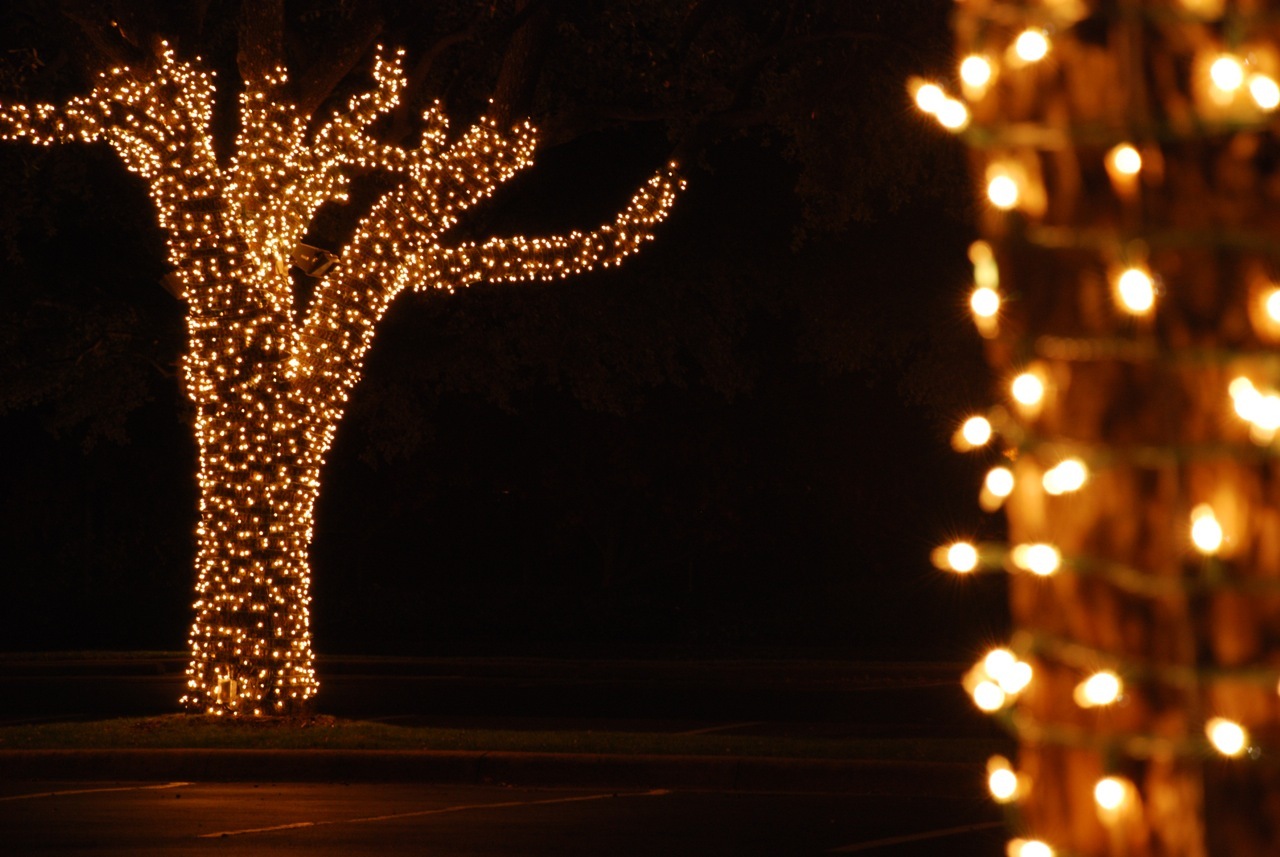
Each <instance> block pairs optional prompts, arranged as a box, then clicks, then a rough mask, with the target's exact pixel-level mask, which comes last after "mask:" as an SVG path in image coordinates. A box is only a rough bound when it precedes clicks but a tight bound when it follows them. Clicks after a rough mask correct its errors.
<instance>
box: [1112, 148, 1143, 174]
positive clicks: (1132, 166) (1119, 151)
mask: <svg viewBox="0 0 1280 857" xmlns="http://www.w3.org/2000/svg"><path fill="white" fill-rule="evenodd" d="M1107 158H1108V159H1109V160H1110V161H1111V164H1112V166H1114V167H1115V170H1116V172H1118V173H1120V174H1121V175H1125V176H1136V175H1137V174H1138V172H1139V171H1140V170H1141V169H1142V155H1141V154H1139V153H1138V150H1137V149H1135V148H1134V147H1133V146H1131V145H1130V144H1128V143H1121V144H1120V145H1118V146H1116V147H1115V148H1114V149H1112V150H1111V151H1110V152H1108V153H1107Z"/></svg>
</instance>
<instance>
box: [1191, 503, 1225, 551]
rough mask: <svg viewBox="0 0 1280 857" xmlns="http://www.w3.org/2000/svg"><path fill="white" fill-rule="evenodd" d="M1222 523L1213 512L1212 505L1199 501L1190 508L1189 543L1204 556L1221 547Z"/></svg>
mask: <svg viewBox="0 0 1280 857" xmlns="http://www.w3.org/2000/svg"><path fill="white" fill-rule="evenodd" d="M1222 538H1223V536H1222V525H1221V524H1219V523H1218V519H1217V517H1216V516H1215V515H1214V514H1213V507H1212V506H1210V505H1209V504H1208V503H1201V504H1200V505H1199V506H1196V507H1195V508H1194V509H1192V510H1191V543H1192V544H1194V545H1195V546H1196V550H1198V551H1200V553H1202V554H1205V555H1206V556H1209V555H1212V554H1215V553H1217V552H1218V551H1219V550H1220V549H1221V548H1222Z"/></svg>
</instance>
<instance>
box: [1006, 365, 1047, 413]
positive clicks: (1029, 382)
mask: <svg viewBox="0 0 1280 857" xmlns="http://www.w3.org/2000/svg"><path fill="white" fill-rule="evenodd" d="M1009 391H1010V392H1011V393H1012V394H1013V398H1014V401H1016V402H1018V404H1021V405H1038V404H1040V403H1041V402H1042V401H1044V381H1041V380H1040V376H1039V375H1037V374H1035V373H1034V372H1023V373H1022V374H1021V375H1019V376H1018V377H1016V378H1014V379H1013V383H1012V384H1011V385H1010V386H1009Z"/></svg>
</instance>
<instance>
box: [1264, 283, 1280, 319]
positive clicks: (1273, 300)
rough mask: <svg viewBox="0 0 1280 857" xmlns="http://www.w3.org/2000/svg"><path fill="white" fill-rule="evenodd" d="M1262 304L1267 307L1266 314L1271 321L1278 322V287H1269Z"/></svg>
mask: <svg viewBox="0 0 1280 857" xmlns="http://www.w3.org/2000/svg"><path fill="white" fill-rule="evenodd" d="M1263 305H1264V306H1265V307H1266V309H1267V316H1268V317H1269V318H1270V319H1271V320H1272V321H1274V322H1277V323H1280V289H1271V290H1270V291H1269V292H1267V296H1266V298H1265V299H1264V304H1263Z"/></svg>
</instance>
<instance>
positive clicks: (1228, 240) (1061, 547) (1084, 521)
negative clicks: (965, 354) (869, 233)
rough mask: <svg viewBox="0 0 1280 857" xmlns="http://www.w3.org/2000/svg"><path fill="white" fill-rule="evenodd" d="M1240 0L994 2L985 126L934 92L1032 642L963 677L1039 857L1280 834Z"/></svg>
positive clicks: (1271, 59) (1262, 108)
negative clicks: (958, 134)
mask: <svg viewBox="0 0 1280 857" xmlns="http://www.w3.org/2000/svg"><path fill="white" fill-rule="evenodd" d="M1230 5H1231V6H1232V10H1230V11H1229V10H1227V9H1226V7H1225V5H1224V4H1223V3H1220V2H1213V0H1180V2H1179V1H1177V0H1165V2H1156V0H1145V2H1138V0H1132V2H1127V3H1126V2H1121V3H1112V4H1094V3H1068V2H1043V3H1041V2H1034V3H1033V2H1023V3H999V4H997V3H994V2H982V0H973V2H968V3H964V4H962V5H961V7H960V9H959V11H958V14H957V16H956V32H957V36H958V41H959V44H960V50H961V53H962V56H965V57H971V58H972V59H969V60H968V69H967V71H966V72H965V73H964V75H963V81H962V83H961V84H960V88H961V89H962V91H963V94H964V102H963V103H964V105H965V106H964V108H963V109H961V108H959V107H958V106H956V105H957V104H959V102H946V101H944V100H942V98H941V97H939V96H938V95H937V94H936V93H934V92H932V91H930V90H925V91H924V96H923V98H921V99H920V101H921V103H922V106H924V107H926V109H929V110H930V112H934V113H935V114H936V115H937V116H938V118H939V120H940V121H942V122H943V124H944V125H948V126H950V127H952V128H953V129H955V130H957V131H962V132H963V133H964V134H965V136H966V138H967V140H968V141H969V142H970V143H971V145H972V146H973V147H974V148H973V166H974V172H975V176H976V178H977V179H978V186H979V189H980V193H981V199H982V202H981V207H982V213H981V228H982V231H983V233H984V236H985V238H986V239H987V241H988V242H990V245H989V246H988V245H987V244H979V245H976V247H975V250H974V253H973V256H974V260H975V263H976V270H975V273H976V277H977V279H978V281H979V283H978V285H979V286H980V287H985V288H986V289H989V290H991V291H992V292H996V293H998V294H999V295H1000V296H1001V297H1002V298H1003V302H1002V304H1001V308H1000V309H999V310H998V311H995V310H993V309H992V306H993V299H992V298H991V296H990V295H989V294H988V295H984V296H980V295H977V294H975V301H974V306H975V308H976V312H977V315H978V322H979V327H980V329H981V330H982V331H983V333H984V334H985V335H986V336H988V337H989V347H988V356H989V359H990V362H991V364H992V366H993V367H994V368H995V369H996V370H997V372H998V373H999V376H1000V377H1001V379H1003V380H1004V381H1006V382H1009V383H1010V387H1009V388H1007V389H1006V391H1005V392H1003V393H1002V396H1001V397H1002V399H1003V401H1002V402H1001V404H1000V405H999V406H997V407H996V408H994V409H993V410H992V411H991V412H990V414H989V416H990V418H991V422H992V424H993V425H994V427H995V429H996V432H997V435H998V436H999V443H1001V444H1003V446H1004V452H1005V455H1006V456H1007V459H1005V460H1004V463H1005V464H1008V467H1009V470H1011V472H1012V475H1013V487H1012V492H1011V493H1009V494H1008V498H1007V500H1006V501H1005V509H1006V511H1007V518H1008V526H1009V537H1010V542H1011V543H1012V544H1011V547H1010V548H1009V549H1005V548H1004V547H1001V546H995V545H989V546H984V547H981V548H980V549H979V552H978V557H977V558H976V560H973V562H974V563H976V564H977V565H978V566H980V567H988V568H1004V569H1006V570H1008V571H1009V572H1011V574H1012V580H1011V582H1010V601H1011V608H1012V614H1013V620H1014V624H1015V626H1016V629H1017V630H1016V632H1015V635H1014V638H1013V640H1012V641H1011V643H1010V647H1009V648H1010V652H1009V654H1008V655H1005V654H1000V655H998V656H996V657H995V658H994V659H987V660H984V662H983V663H981V664H979V665H978V666H976V667H975V669H974V671H973V672H971V673H970V675H969V677H968V684H969V687H970V689H971V690H972V691H973V692H974V695H975V700H977V701H978V702H979V703H980V704H981V705H982V707H984V708H987V709H989V710H992V711H993V712H995V713H997V716H998V717H1000V719H1001V720H1002V722H1004V723H1005V724H1007V725H1008V726H1009V727H1010V729H1011V730H1012V731H1013V732H1014V733H1015V734H1016V735H1017V736H1018V738H1019V741H1020V751H1019V757H1018V759H1017V760H1016V761H1015V762H1014V763H1013V765H1012V767H1011V768H1008V769H1006V768H1004V767H1003V762H1001V763H998V764H995V763H993V771H998V772H1003V771H1009V770H1012V769H1016V774H1017V777H1016V784H1015V780H1014V779H1013V778H1012V777H1006V778H1005V779H1004V780H1003V781H1000V782H997V780H996V779H994V778H993V782H992V790H993V792H995V793H997V795H998V796H999V797H1000V798H1001V799H1002V800H1007V801H1009V807H1010V819H1011V824H1012V826H1013V827H1014V832H1015V834H1016V836H1017V837H1018V840H1017V841H1016V842H1015V844H1014V845H1013V846H1012V847H1011V849H1010V853H1011V854H1012V855H1014V857H1047V855H1050V854H1055V853H1056V854H1058V855H1060V857H1061V855H1108V857H1121V855H1125V857H1156V855H1160V857H1217V856H1218V855H1230V857H1254V855H1264V854H1275V853H1276V849H1277V847H1278V846H1277V842H1280V765H1277V754H1278V753H1280V745H1278V743H1277V741H1278V739H1280V699H1278V698H1277V685H1276V683H1277V679H1278V678H1280V669H1278V667H1280V655H1278V654H1277V651H1278V649H1277V646H1278V644H1280V468H1277V466H1276V464H1275V461H1276V457H1277V456H1276V452H1277V447H1276V445H1275V435H1276V430H1277V428H1280V398H1277V399H1271V398H1269V396H1271V395H1272V393H1273V391H1274V390H1276V389H1277V388H1278V387H1280V363H1278V362H1277V360H1276V357H1275V354H1276V351H1275V349H1276V346H1277V343H1278V342H1280V289H1278V288H1277V276H1278V275H1280V269H1278V268H1277V262H1278V261H1280V161H1278V160H1277V154H1280V148H1278V147H1277V143H1276V141H1275V139H1274V137H1273V127H1274V124H1273V118H1272V116H1273V113H1272V111H1274V110H1275V108H1276V106H1277V104H1280V87H1277V86H1276V81H1275V77H1276V74H1277V72H1278V71H1280V65H1278V55H1277V53H1276V49H1275V45H1276V44H1277V36H1280V28H1278V27H1277V17H1276V12H1277V11H1280V10H1277V9H1275V8H1273V7H1271V4H1267V3H1261V2H1259V3H1240V4H1238V6H1237V4H1230ZM962 68H963V67H962ZM931 99H932V100H931ZM983 300H986V301H987V303H986V304H985V305H984V304H983V303H982V301H983ZM1272 300H1276V301H1278V302H1277V303H1275V304H1269V303H1268V302H1269V301H1272ZM1026 379H1031V380H1026ZM973 438H974V440H973V442H970V441H962V442H961V443H960V445H961V446H972V445H974V443H976V440H978V439H980V435H978V434H975V435H974V436H973ZM1068 460H1070V461H1073V462H1076V465H1082V466H1083V468H1084V469H1085V470H1087V473H1088V478H1087V481H1085V482H1084V484H1083V485H1076V484H1075V483H1074V482H1072V483H1070V484H1064V482H1063V481H1062V476H1063V473H1064V472H1065V471H1062V470H1059V469H1058V468H1059V466H1060V465H1061V464H1062V462H1064V461H1068ZM1009 461H1012V464H1009ZM993 463H996V462H993ZM1076 465H1073V466H1076ZM998 481H999V480H998V479H997V480H996V481H994V482H992V481H989V482H988V488H987V490H986V492H985V493H984V504H985V505H986V506H987V507H988V508H991V507H994V506H995V505H997V503H998V498H996V495H997V494H1001V493H1004V489H1000V490H999V491H995V492H993V491H992V490H991V488H990V486H991V485H992V484H998ZM954 550H955V552H954V553H951V554H949V555H947V556H946V557H944V559H943V561H942V564H944V565H950V566H951V567H952V568H954V569H956V570H959V571H967V570H969V568H970V567H971V566H972V563H971V561H970V560H971V556H970V555H968V554H966V552H965V550H964V549H954ZM1015 659H1016V660H1015ZM1016 661H1021V662H1022V663H1025V664H1027V665H1029V666H1030V667H1031V670H1030V672H1028V673H1027V674H1026V675H1025V676H1018V675H1016V674H1015V672H1014V669H1013V666H1012V665H1013V664H1015V663H1016ZM1100 675H1101V676H1102V678H1100V679H1099V678H1098V676H1100ZM1024 678H1029V679H1030V680H1029V682H1028V681H1024V680H1023V679H1024ZM1113 679H1118V680H1119V682H1120V683H1121V687H1122V695H1121V696H1120V698H1119V700H1114V699H1113V696H1114V694H1113V693H1112V691H1111V689H1109V688H1108V687H1107V684H1108V682H1111V681H1112V680H1113ZM1023 685H1025V686H1023Z"/></svg>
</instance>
